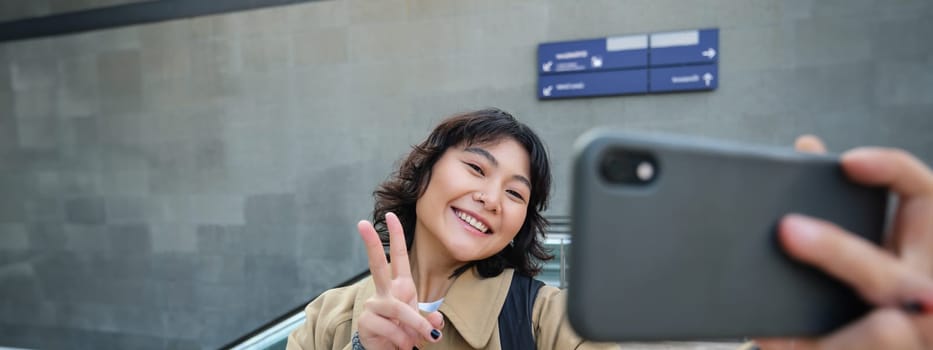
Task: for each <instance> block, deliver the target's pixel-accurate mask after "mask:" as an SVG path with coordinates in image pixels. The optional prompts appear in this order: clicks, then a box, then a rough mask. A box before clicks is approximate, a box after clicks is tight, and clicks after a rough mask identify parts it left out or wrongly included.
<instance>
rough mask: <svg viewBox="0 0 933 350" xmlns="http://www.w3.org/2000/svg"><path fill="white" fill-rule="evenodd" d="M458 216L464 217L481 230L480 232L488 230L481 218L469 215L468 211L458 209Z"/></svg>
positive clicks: (464, 219)
mask: <svg viewBox="0 0 933 350" xmlns="http://www.w3.org/2000/svg"><path fill="white" fill-rule="evenodd" d="M457 216H459V217H460V218H461V219H463V221H466V222H467V223H469V224H470V225H471V226H473V227H475V228H476V229H477V230H479V232H483V233H485V232H486V229H487V227H486V225H483V223H482V222H480V221H479V220H476V218H474V217H472V216H470V215H468V214H467V213H464V212H462V211H459V210H458V211H457Z"/></svg>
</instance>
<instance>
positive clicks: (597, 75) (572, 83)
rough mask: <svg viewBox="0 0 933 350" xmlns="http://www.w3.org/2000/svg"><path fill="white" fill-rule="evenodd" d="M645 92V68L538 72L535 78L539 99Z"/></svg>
mask: <svg viewBox="0 0 933 350" xmlns="http://www.w3.org/2000/svg"><path fill="white" fill-rule="evenodd" d="M646 92H648V70H646V69H632V70H617V71H604V72H592V73H571V74H557V75H541V76H539V77H538V98H540V99H555V98H565V97H582V96H605V95H623V94H639V93H646Z"/></svg>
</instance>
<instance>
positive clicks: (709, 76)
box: [703, 72, 713, 86]
mask: <svg viewBox="0 0 933 350" xmlns="http://www.w3.org/2000/svg"><path fill="white" fill-rule="evenodd" d="M712 81H713V75H712V74H709V72H707V73H706V74H703V82H704V83H706V86H709V83H710V82H712Z"/></svg>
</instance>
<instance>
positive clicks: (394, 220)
mask: <svg viewBox="0 0 933 350" xmlns="http://www.w3.org/2000/svg"><path fill="white" fill-rule="evenodd" d="M386 226H388V228H389V256H391V257H392V278H399V277H409V279H410V277H411V267H410V266H409V263H408V246H407V245H406V244H405V230H404V229H403V228H402V223H401V222H400V221H399V220H398V216H396V215H395V213H386Z"/></svg>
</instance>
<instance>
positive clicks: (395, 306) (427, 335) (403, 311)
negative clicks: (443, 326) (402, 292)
mask: <svg viewBox="0 0 933 350" xmlns="http://www.w3.org/2000/svg"><path fill="white" fill-rule="evenodd" d="M366 309H367V310H370V311H372V312H373V313H375V314H377V315H379V316H381V317H383V318H387V319H390V320H395V321H398V324H399V326H401V327H407V328H411V329H413V330H415V331H417V332H418V335H419V336H421V337H423V338H424V339H425V340H429V341H432V342H436V341H437V339H440V335H441V333H440V330H437V329H435V328H434V326H433V325H431V323H430V322H428V320H427V319H426V318H424V317H423V316H421V313H420V312H418V310H415V309H412V308H411V307H410V306H409V305H408V304H406V303H403V302H401V301H399V300H397V299H378V300H370V301H367V302H366ZM435 335H436V336H435Z"/></svg>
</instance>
